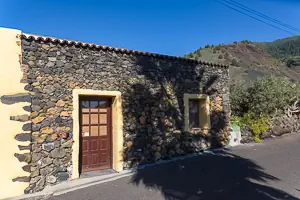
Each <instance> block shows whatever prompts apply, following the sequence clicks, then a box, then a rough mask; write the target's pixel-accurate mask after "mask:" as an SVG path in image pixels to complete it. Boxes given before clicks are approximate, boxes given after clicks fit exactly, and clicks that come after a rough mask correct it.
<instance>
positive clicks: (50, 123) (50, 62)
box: [22, 37, 229, 193]
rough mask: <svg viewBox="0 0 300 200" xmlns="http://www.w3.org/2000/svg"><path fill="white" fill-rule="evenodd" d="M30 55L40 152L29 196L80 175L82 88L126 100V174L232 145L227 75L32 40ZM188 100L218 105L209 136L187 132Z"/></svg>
mask: <svg viewBox="0 0 300 200" xmlns="http://www.w3.org/2000/svg"><path fill="white" fill-rule="evenodd" d="M22 53H23V65H22V68H23V71H24V72H25V73H24V76H23V80H22V81H24V82H26V83H28V84H27V86H26V87H25V89H26V90H28V91H29V92H30V93H31V95H32V96H31V98H32V105H31V122H32V124H30V125H28V126H27V127H25V129H27V130H30V131H31V135H30V138H31V144H32V152H31V162H30V164H31V175H30V185H29V187H28V188H27V189H26V190H25V192H26V193H29V192H36V191H40V190H42V189H43V188H44V187H45V186H46V185H53V184H56V183H58V182H61V181H64V180H67V179H68V178H69V177H70V174H72V160H71V157H72V143H73V138H72V129H73V127H72V124H73V123H72V122H73V119H72V111H73V102H72V90H73V89H75V88H78V89H79V88H80V89H93V90H106V91H120V92H121V94H122V95H121V96H122V97H121V98H122V112H123V117H124V119H123V137H124V156H123V160H124V168H130V167H134V166H136V165H140V164H145V163H151V162H155V161H156V160H158V159H168V158H169V157H172V156H177V155H183V154H186V153H191V152H198V151H201V150H203V149H204V148H208V147H210V146H212V145H214V146H222V145H224V144H226V143H227V142H228V131H229V129H228V126H229V100H228V93H229V87H228V81H229V76H228V68H226V67H217V66H213V65H207V64H205V65H204V64H200V63H199V62H194V61H188V60H180V59H178V60H175V59H173V60H172V59H168V58H164V57H159V56H158V57H155V56H147V55H145V56H143V55H140V54H134V53H122V52H117V51H114V50H109V49H108V50H102V49H97V48H95V47H91V46H90V47H84V46H83V45H80V44H79V45H75V43H73V44H70V45H68V44H67V43H63V44H62V43H61V42H58V41H57V40H52V39H48V40H46V41H44V40H42V39H33V38H27V37H24V38H23V40H22ZM184 93H191V94H205V95H208V96H209V97H210V98H209V99H210V111H209V112H210V118H211V128H210V129H209V131H208V132H204V133H203V132H201V131H200V133H199V132H197V133H195V132H184V131H183V130H184V105H183V95H184ZM141 119H142V120H141Z"/></svg>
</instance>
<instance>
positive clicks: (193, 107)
mask: <svg viewBox="0 0 300 200" xmlns="http://www.w3.org/2000/svg"><path fill="white" fill-rule="evenodd" d="M189 122H190V123H189V128H190V129H192V128H200V101H199V99H189Z"/></svg>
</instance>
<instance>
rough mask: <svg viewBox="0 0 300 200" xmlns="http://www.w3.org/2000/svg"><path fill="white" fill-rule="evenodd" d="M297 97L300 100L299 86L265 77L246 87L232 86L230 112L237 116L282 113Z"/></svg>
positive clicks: (281, 79)
mask: <svg viewBox="0 0 300 200" xmlns="http://www.w3.org/2000/svg"><path fill="white" fill-rule="evenodd" d="M297 97H298V98H300V84H296V83H293V82H291V81H289V80H288V79H287V78H281V77H273V76H267V77H263V78H260V79H258V80H256V81H254V82H253V83H252V84H251V85H250V86H248V87H243V86H240V85H233V86H231V88H230V100H231V110H232V114H233V115H237V116H243V115H244V114H245V113H249V114H251V115H255V116H260V115H261V114H264V115H272V114H275V113H276V112H282V111H283V110H284V108H285V107H286V106H288V105H291V104H292V103H294V101H295V99H296V98H297Z"/></svg>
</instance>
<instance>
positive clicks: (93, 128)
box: [91, 126, 99, 136]
mask: <svg viewBox="0 0 300 200" xmlns="http://www.w3.org/2000/svg"><path fill="white" fill-rule="evenodd" d="M98 130H99V127H98V126H91V136H98Z"/></svg>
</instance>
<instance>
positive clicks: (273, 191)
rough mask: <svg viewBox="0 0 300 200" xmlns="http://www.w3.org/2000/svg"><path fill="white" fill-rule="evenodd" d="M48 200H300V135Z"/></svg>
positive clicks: (155, 169)
mask: <svg viewBox="0 0 300 200" xmlns="http://www.w3.org/2000/svg"><path fill="white" fill-rule="evenodd" d="M44 199H49V200H74V199H76V200H118V199H130V200H138V199H139V200H141V199H143V200H150V199H151V200H162V199H170V200H171V199H172V200H175V199H182V200H196V199H201V200H203V199H204V200H223V199H228V200H242V199H243V200H248V199H249V200H260V199H261V200H275V199H276V200H277V199H293V200H296V199H300V134H296V135H288V136H284V137H281V138H280V139H272V140H268V141H264V142H263V143H261V144H253V145H245V146H239V147H235V148H232V149H229V150H226V151H221V152H217V153H214V154H204V155H201V156H197V157H193V158H188V159H185V160H178V161H176V162H172V163H167V164H163V165H158V166H155V167H149V168H146V169H141V170H138V171H137V172H136V173H135V174H134V175H132V176H128V177H124V178H121V179H118V180H115V181H111V182H106V183H102V184H99V185H94V186H91V187H87V188H83V189H79V190H76V191H72V192H68V193H66V194H63V195H59V196H52V197H47V198H44Z"/></svg>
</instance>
